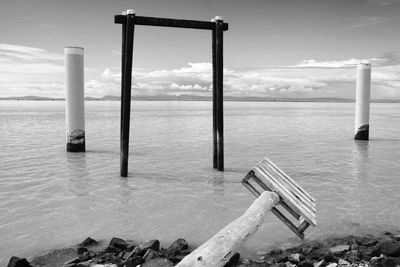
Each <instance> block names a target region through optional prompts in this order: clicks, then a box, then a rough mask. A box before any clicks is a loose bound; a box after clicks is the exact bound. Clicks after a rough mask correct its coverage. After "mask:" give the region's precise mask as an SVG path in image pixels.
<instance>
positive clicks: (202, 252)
mask: <svg viewBox="0 0 400 267" xmlns="http://www.w3.org/2000/svg"><path fill="white" fill-rule="evenodd" d="M278 203H279V196H278V195H277V194H276V193H274V192H267V191H266V192H263V193H262V194H261V195H260V196H259V197H258V198H257V199H256V200H255V201H254V202H253V204H252V205H251V206H250V207H249V208H248V209H247V211H246V212H245V213H244V214H243V215H242V216H241V217H239V218H237V219H236V220H235V221H233V222H231V223H230V224H228V225H227V226H225V227H224V228H223V229H222V230H220V231H219V232H218V233H217V234H215V235H214V236H213V237H211V238H210V239H209V240H208V241H207V242H205V243H204V244H203V245H201V246H200V247H199V248H197V249H196V250H194V251H193V252H192V253H190V254H189V255H187V256H186V257H185V258H183V259H182V261H181V262H180V263H178V265H176V266H177V267H199V266H202V267H204V266H209V267H211V266H213V267H219V266H224V265H225V264H226V263H227V262H228V261H229V259H230V258H231V257H232V256H233V255H234V254H235V253H236V252H237V251H238V249H239V248H240V247H241V246H242V244H243V243H244V242H246V241H247V240H248V239H249V238H250V237H251V236H252V235H253V234H254V233H255V232H256V231H257V230H258V229H259V228H260V226H261V224H262V223H263V221H264V218H265V216H266V214H267V213H268V212H269V211H270V210H271V209H272V208H273V207H274V206H276V205H277V204H278Z"/></svg>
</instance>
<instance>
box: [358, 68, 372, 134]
mask: <svg viewBox="0 0 400 267" xmlns="http://www.w3.org/2000/svg"><path fill="white" fill-rule="evenodd" d="M370 94H371V64H370V63H369V62H361V63H360V64H359V65H358V67H357V86H356V120H355V127H354V128H355V129H354V132H355V133H354V140H368V139H369V102H370Z"/></svg>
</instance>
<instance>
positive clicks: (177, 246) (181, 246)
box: [167, 238, 189, 256]
mask: <svg viewBox="0 0 400 267" xmlns="http://www.w3.org/2000/svg"><path fill="white" fill-rule="evenodd" d="M188 248H189V244H188V242H187V241H186V240H185V239H183V238H179V239H177V240H175V242H174V243H172V244H171V245H170V246H169V247H168V248H167V252H168V253H169V254H173V255H174V256H175V255H177V254H180V253H181V252H182V250H186V249H188Z"/></svg>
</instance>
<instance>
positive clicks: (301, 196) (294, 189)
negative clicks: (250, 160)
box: [259, 164, 316, 213]
mask: <svg viewBox="0 0 400 267" xmlns="http://www.w3.org/2000/svg"><path fill="white" fill-rule="evenodd" d="M259 167H260V168H262V169H264V170H266V171H268V172H269V175H270V176H271V178H273V179H275V180H276V181H277V183H279V184H280V185H283V186H284V187H285V188H287V189H288V191H290V192H291V193H292V194H293V195H294V196H295V197H296V198H297V199H298V200H299V201H301V202H302V203H303V204H304V205H306V206H307V207H308V208H309V209H310V210H311V211H312V212H313V213H315V212H316V207H315V203H314V202H312V201H310V200H309V199H308V198H307V197H306V196H305V195H304V194H302V193H301V192H300V191H299V190H297V187H295V186H294V185H292V184H288V183H287V181H285V180H284V179H282V176H281V175H280V174H279V173H278V172H277V171H276V169H274V168H270V166H269V165H265V164H260V165H259Z"/></svg>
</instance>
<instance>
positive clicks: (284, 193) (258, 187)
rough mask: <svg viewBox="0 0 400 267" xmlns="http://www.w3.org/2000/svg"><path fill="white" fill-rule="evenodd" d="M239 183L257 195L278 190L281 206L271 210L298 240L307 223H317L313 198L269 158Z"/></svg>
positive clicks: (301, 236) (308, 224)
mask: <svg viewBox="0 0 400 267" xmlns="http://www.w3.org/2000/svg"><path fill="white" fill-rule="evenodd" d="M242 184H243V185H244V186H245V187H246V188H247V189H248V190H249V191H250V192H251V193H252V194H253V195H254V196H256V197H258V196H259V195H260V194H261V193H262V191H273V192H275V193H277V194H278V195H279V196H280V199H281V201H280V203H279V204H280V206H276V207H274V208H272V212H273V213H274V214H275V215H276V216H277V217H278V218H279V219H280V220H281V221H282V222H283V223H284V224H286V226H288V227H289V228H290V229H291V230H292V231H293V232H294V233H295V234H296V235H297V236H298V237H300V238H301V239H304V231H305V230H306V229H307V228H308V227H309V226H310V225H312V226H317V220H316V218H315V212H316V207H315V199H314V198H313V197H312V196H311V195H310V194H308V193H307V192H306V191H305V190H304V189H303V188H302V187H301V186H300V185H299V184H297V183H296V182H295V181H294V180H293V179H292V178H290V177H289V176H288V175H287V174H286V173H284V172H283V171H282V170H281V169H279V168H278V166H276V165H275V164H274V163H273V162H272V161H271V160H269V159H268V158H264V159H263V160H262V161H261V162H260V163H259V164H258V165H257V166H256V167H254V168H253V169H252V170H251V171H250V172H249V173H248V174H247V175H246V176H245V177H244V178H243V180H242Z"/></svg>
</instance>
